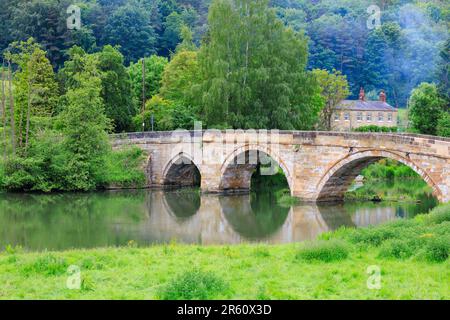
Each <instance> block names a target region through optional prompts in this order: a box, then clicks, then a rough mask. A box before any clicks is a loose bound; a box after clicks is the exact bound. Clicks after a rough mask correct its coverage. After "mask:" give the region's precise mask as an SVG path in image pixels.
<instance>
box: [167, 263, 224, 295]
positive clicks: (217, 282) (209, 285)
mask: <svg viewBox="0 0 450 320" xmlns="http://www.w3.org/2000/svg"><path fill="white" fill-rule="evenodd" d="M226 289H227V284H226V283H225V282H224V281H223V280H222V279H221V278H219V277H218V276H216V275H215V274H213V273H211V272H205V271H201V270H199V269H194V270H191V271H187V272H184V273H182V274H181V275H179V276H178V277H176V278H174V279H173V280H171V281H170V282H169V283H168V284H167V285H166V286H164V287H162V289H161V290H160V293H159V297H160V298H161V299H163V300H206V299H214V298H215V297H217V296H218V295H220V294H223V291H225V290H226Z"/></svg>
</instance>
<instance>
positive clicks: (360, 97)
mask: <svg viewBox="0 0 450 320" xmlns="http://www.w3.org/2000/svg"><path fill="white" fill-rule="evenodd" d="M359 100H361V101H364V100H366V94H365V92H364V88H363V87H361V89H360V90H359Z"/></svg>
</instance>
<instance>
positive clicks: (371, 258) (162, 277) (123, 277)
mask: <svg viewBox="0 0 450 320" xmlns="http://www.w3.org/2000/svg"><path fill="white" fill-rule="evenodd" d="M449 212H450V204H447V205H442V206H441V207H439V208H437V209H435V210H433V212H432V213H431V214H430V215H421V216H417V217H415V218H414V219H412V220H408V221H397V222H392V223H388V224H385V225H382V226H379V227H371V228H367V229H358V230H354V229H345V228H342V229H339V230H337V231H335V232H330V233H326V234H324V235H322V236H321V237H320V240H318V241H313V242H311V243H296V244H288V245H265V244H258V245H250V244H242V245H236V246H197V245H179V244H175V243H173V244H169V245H158V246H152V247H148V248H137V247H135V246H128V247H123V248H99V249H94V250H71V251H64V252H51V253H48V252H42V253H27V252H24V251H23V250H21V249H20V248H8V250H7V251H3V252H2V253H0V283H1V284H2V285H1V286H0V298H1V299H203V298H206V299H449V298H450V286H449V285H448V283H449V280H450V259H449V258H448V255H449V250H450V248H449V243H450V241H449V240H450V239H449V234H450V221H449ZM70 265H76V266H78V267H79V268H80V269H81V288H80V290H69V289H67V287H66V282H67V278H68V276H69V275H68V274H67V272H66V271H65V270H66V268H68V267H69V266H70ZM374 265H375V266H378V267H379V268H380V269H381V289H380V290H371V289H369V288H368V287H367V280H368V278H369V276H370V275H369V274H368V273H367V270H368V268H369V267H370V266H374Z"/></svg>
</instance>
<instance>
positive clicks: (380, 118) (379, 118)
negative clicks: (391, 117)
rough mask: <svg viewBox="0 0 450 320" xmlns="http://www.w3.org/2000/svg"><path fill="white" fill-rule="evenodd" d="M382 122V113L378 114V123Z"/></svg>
mask: <svg viewBox="0 0 450 320" xmlns="http://www.w3.org/2000/svg"><path fill="white" fill-rule="evenodd" d="M383 121H384V115H383V113H382V112H378V122H383Z"/></svg>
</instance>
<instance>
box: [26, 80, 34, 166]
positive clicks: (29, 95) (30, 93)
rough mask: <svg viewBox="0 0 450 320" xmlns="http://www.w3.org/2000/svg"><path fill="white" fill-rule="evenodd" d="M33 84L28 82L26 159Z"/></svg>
mask: <svg viewBox="0 0 450 320" xmlns="http://www.w3.org/2000/svg"><path fill="white" fill-rule="evenodd" d="M32 90H33V83H32V82H31V80H29V81H28V106H27V120H26V121H27V124H26V129H25V157H26V156H27V149H28V135H29V132H30V114H31V97H32Z"/></svg>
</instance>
